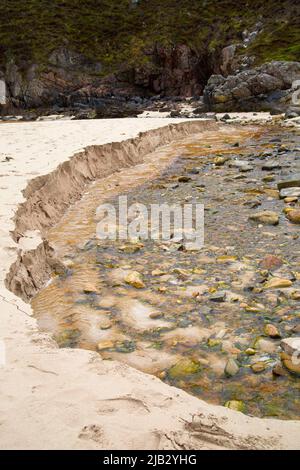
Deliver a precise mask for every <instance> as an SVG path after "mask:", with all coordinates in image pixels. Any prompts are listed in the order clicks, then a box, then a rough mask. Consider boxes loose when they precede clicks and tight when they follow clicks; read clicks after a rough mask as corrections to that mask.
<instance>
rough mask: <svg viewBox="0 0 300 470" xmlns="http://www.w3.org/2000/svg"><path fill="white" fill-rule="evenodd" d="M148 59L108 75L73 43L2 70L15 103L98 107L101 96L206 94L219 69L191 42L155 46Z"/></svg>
mask: <svg viewBox="0 0 300 470" xmlns="http://www.w3.org/2000/svg"><path fill="white" fill-rule="evenodd" d="M145 57H146V58H147V60H146V61H145V64H144V65H142V66H139V67H136V68H134V67H129V66H127V65H126V64H124V65H123V66H121V67H120V70H119V71H118V72H117V73H115V74H110V75H106V76H105V75H104V74H103V73H102V72H103V71H102V65H101V64H100V63H96V64H95V63H92V62H91V61H89V60H88V59H86V58H85V57H84V56H83V55H81V54H78V53H76V52H72V51H70V50H68V49H67V48H64V47H63V48H61V49H59V50H57V51H54V52H53V53H52V54H51V56H50V57H49V60H48V64H47V66H44V67H43V68H40V67H39V66H38V65H36V64H31V65H28V66H27V68H26V69H25V70H21V69H20V67H19V66H17V65H16V64H15V63H14V62H9V63H8V64H7V65H6V68H5V70H3V71H2V75H3V77H4V79H5V82H6V85H7V92H8V97H7V98H8V101H9V103H10V104H11V105H12V106H14V107H15V108H18V109H19V108H25V109H26V108H39V107H47V106H48V107H49V106H59V107H70V106H74V105H75V106H76V105H77V104H81V105H88V106H94V105H96V106H97V100H98V99H99V98H103V97H109V96H111V95H116V96H123V97H134V96H140V97H145V96H151V95H152V94H155V95H158V94H159V95H161V96H182V97H185V96H192V95H200V94H202V92H203V89H204V85H205V83H206V81H207V80H208V78H209V76H210V75H211V73H212V72H213V68H210V67H209V66H208V65H207V60H206V58H204V57H199V56H198V55H197V54H196V52H195V51H192V49H191V48H190V47H188V46H186V45H177V46H174V47H171V46H168V47H166V46H164V47H163V46H160V45H155V47H153V49H151V50H150V51H145Z"/></svg>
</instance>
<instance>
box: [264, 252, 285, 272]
mask: <svg viewBox="0 0 300 470" xmlns="http://www.w3.org/2000/svg"><path fill="white" fill-rule="evenodd" d="M282 265H283V261H282V259H281V258H279V257H278V256H275V255H266V256H265V257H264V258H263V259H262V260H261V262H260V267H261V268H262V269H268V270H269V271H271V270H272V269H277V268H280V266H282Z"/></svg>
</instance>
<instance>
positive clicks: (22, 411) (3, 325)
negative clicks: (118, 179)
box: [0, 118, 300, 449]
mask: <svg viewBox="0 0 300 470" xmlns="http://www.w3.org/2000/svg"><path fill="white" fill-rule="evenodd" d="M183 122H184V120H181V119H168V118H166V119H160V118H152V119H148V118H139V119H116V120H89V121H68V120H64V121H45V122H28V123H1V124H0V162H1V163H0V165H1V175H0V176H1V178H0V198H1V199H0V201H1V202H0V204H1V211H0V218H1V228H0V308H1V322H0V341H1V349H2V350H3V354H2V361H1V364H0V381H1V387H0V406H1V426H0V448H1V449H300V422H299V421H280V420H276V419H259V418H251V417H249V416H246V415H244V414H242V413H239V412H235V411H232V410H229V409H226V408H224V407H221V406H213V405H209V404H206V403H205V402H204V401H201V400H199V399H197V398H195V397H192V396H191V395H188V394H187V393H185V392H184V391H182V390H180V389H177V388H175V387H170V386H168V385H167V384H164V383H163V382H162V381H160V380H159V379H157V378H156V377H153V376H151V375H148V374H145V373H142V372H139V371H137V370H135V369H133V368H131V367H129V366H127V365H125V364H121V363H119V362H117V361H104V360H102V359H101V357H100V356H99V355H98V354H97V353H93V352H89V351H86V350H79V349H59V348H58V346H57V344H56V343H55V342H54V341H53V340H52V339H51V337H50V336H49V335H47V334H45V333H41V332H40V331H39V330H38V327H37V323H36V320H35V319H34V318H33V317H32V311H31V307H30V304H28V303H26V302H24V301H22V300H21V299H20V298H19V297H17V296H16V295H15V294H13V293H12V292H10V291H9V290H8V289H7V288H6V287H5V283H4V282H5V277H6V275H7V273H8V271H9V269H10V267H11V265H12V263H14V261H15V260H16V258H17V255H18V252H19V254H20V250H21V254H22V253H25V252H26V251H28V250H34V249H35V248H36V247H38V245H39V244H40V243H41V241H42V237H41V233H40V232H39V231H33V232H27V233H25V234H22V235H23V236H22V237H21V238H20V239H19V242H18V243H16V242H15V241H14V240H13V238H12V236H11V232H12V231H14V229H15V224H16V221H14V220H13V219H14V215H15V214H16V211H17V208H18V205H19V204H21V203H23V202H24V200H25V199H24V195H23V194H22V191H23V190H24V189H25V188H26V187H27V185H28V183H29V181H30V180H32V179H34V178H36V177H39V176H42V175H47V174H49V173H51V172H53V171H54V170H55V169H56V168H57V167H58V165H60V164H62V163H63V162H66V161H68V160H69V159H70V158H72V157H73V156H74V155H75V154H78V153H81V154H82V155H84V154H85V151H84V149H85V148H86V147H89V146H93V147H95V148H97V147H98V146H101V145H105V144H109V143H111V142H122V141H125V140H127V139H135V138H137V137H138V134H139V133H140V132H144V133H145V132H148V131H151V130H153V129H160V128H165V127H166V126H169V125H174V124H175V125H181V124H182V123H183ZM194 122H195V121H194ZM194 125H195V126H196V124H194ZM214 126H217V124H214ZM184 132H185V134H184V133H183V134H182V135H188V132H192V127H191V130H190V131H189V127H188V126H187V127H186V129H185V130H184ZM198 132H199V133H201V124H199V129H198ZM163 135H164V129H162V131H161V135H160V142H162V141H163ZM166 135H167V133H166ZM178 137H180V135H179V133H178ZM168 142H169V140H166V142H165V143H166V144H167V143H168ZM86 155H87V158H88V152H87V153H86ZM81 158H84V156H83V157H81ZM121 172H126V169H122V170H121ZM44 235H45V233H44V234H43V236H44ZM4 356H5V357H4Z"/></svg>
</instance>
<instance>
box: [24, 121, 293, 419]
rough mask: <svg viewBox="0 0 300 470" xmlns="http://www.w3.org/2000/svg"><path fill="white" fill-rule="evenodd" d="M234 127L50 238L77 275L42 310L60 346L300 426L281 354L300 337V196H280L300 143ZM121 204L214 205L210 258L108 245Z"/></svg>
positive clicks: (74, 216) (277, 133)
mask: <svg viewBox="0 0 300 470" xmlns="http://www.w3.org/2000/svg"><path fill="white" fill-rule="evenodd" d="M226 127H227V128H228V129H226ZM229 127H230V126H224V129H223V130H220V132H219V133H216V132H214V133H212V132H211V133H207V135H206V138H202V139H201V138H197V136H194V137H192V138H191V137H190V138H188V139H185V140H184V141H182V142H181V143H174V144H172V145H170V146H168V148H166V150H165V151H166V152H169V153H170V152H171V153H172V155H173V160H172V162H170V163H169V164H168V165H167V166H165V167H164V169H162V171H161V173H160V174H156V175H154V176H153V175H152V176H151V177H147V173H146V171H145V167H143V165H142V166H140V168H139V167H136V168H132V169H129V170H126V172H122V171H121V172H119V173H116V174H114V175H112V176H111V177H109V178H107V179H106V181H105V183H104V182H103V181H99V182H97V183H95V184H93V185H92V186H91V187H90V188H89V189H88V191H87V194H86V195H85V196H84V198H83V199H82V200H81V201H79V203H77V204H76V205H75V206H73V207H71V208H70V210H69V211H68V213H67V214H66V215H65V216H64V217H63V218H62V220H61V222H60V223H59V224H58V225H57V226H56V227H54V228H53V229H51V230H50V232H49V237H48V238H49V241H50V243H51V245H53V246H54V247H55V249H56V251H57V254H58V256H59V258H60V259H61V260H62V261H63V263H64V265H65V267H66V268H65V270H64V271H63V272H61V273H53V278H52V280H51V282H50V283H49V284H48V285H47V286H46V287H45V288H44V289H43V290H42V291H41V292H40V293H39V294H38V295H37V296H36V297H35V298H34V299H33V301H32V306H33V310H34V314H35V316H36V318H37V319H38V323H39V327H40V328H41V329H42V330H44V331H48V332H51V334H52V335H53V336H54V338H55V339H56V341H57V342H58V344H59V345H60V346H61V347H73V348H74V347H76V348H78V347H79V348H85V349H91V350H95V351H98V352H99V354H100V355H101V356H102V357H103V359H104V360H118V361H122V362H125V363H127V364H129V365H131V366H133V367H135V368H137V369H139V370H141V371H144V372H147V373H151V374H154V375H156V376H157V377H159V378H160V379H161V380H163V381H165V382H167V383H168V384H171V385H174V386H176V387H179V388H182V389H184V390H186V391H187V392H188V393H191V394H193V395H195V396H197V397H199V398H201V399H204V400H206V401H207V402H210V403H214V404H219V405H225V406H228V407H230V408H233V409H236V410H238V411H242V412H244V413H246V414H249V415H253V416H260V417H265V416H272V417H277V418H282V419H299V410H300V379H299V374H300V370H299V366H297V365H296V366H291V364H290V361H289V358H287V357H286V356H285V355H284V354H285V353H284V351H283V350H282V348H281V346H280V345H281V341H282V340H284V339H286V338H290V337H292V338H293V337H298V336H300V241H299V240H300V238H299V235H300V231H299V228H300V225H299V223H300V221H298V222H297V217H295V214H296V216H297V210H298V209H299V210H300V205H299V200H300V193H299V196H297V194H296V191H295V190H294V189H292V188H290V193H288V195H287V196H286V197H285V198H283V197H282V194H281V197H280V192H279V190H278V186H277V185H278V183H280V181H282V180H285V179H288V178H292V177H293V176H294V175H297V174H298V175H299V173H300V136H299V133H298V134H297V132H296V131H294V130H283V129H276V128H270V129H268V128H263V127H256V128H254V127H250V126H248V127H242V126H241V127H240V128H237V129H235V130H234V131H230V130H229ZM154 157H155V155H154ZM154 157H153V158H154ZM127 178H128V181H127ZM128 182H130V184H128ZM105 185H106V186H105ZM293 191H294V194H293ZM119 194H123V195H124V194H126V195H127V197H128V204H131V203H133V202H139V203H142V204H145V205H149V204H154V203H160V204H162V203H168V204H183V203H185V202H188V203H197V202H198V203H202V204H204V207H205V244H204V247H203V248H202V249H199V250H189V249H187V248H186V246H185V245H184V244H182V243H181V242H180V241H179V242H172V240H171V241H170V242H164V241H152V240H137V239H132V240H127V241H124V240H120V241H110V240H99V239H97V237H96V220H95V212H96V208H97V207H98V205H99V203H100V202H102V201H105V202H110V203H113V204H117V198H118V195H119ZM266 211H268V214H269V215H268V216H267V217H266ZM292 211H294V217H292V216H291V214H292ZM261 213H263V214H261ZM259 214H260V215H259ZM253 216H254V217H253Z"/></svg>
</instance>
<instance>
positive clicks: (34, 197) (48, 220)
mask: <svg viewBox="0 0 300 470" xmlns="http://www.w3.org/2000/svg"><path fill="white" fill-rule="evenodd" d="M217 129H218V124H217V123H216V122H215V121H209V120H207V121H201V122H200V121H193V122H184V123H179V124H170V125H168V126H165V127H162V128H158V129H154V130H150V131H147V132H142V133H140V134H139V136H138V137H136V138H132V139H128V140H125V141H123V142H112V143H109V144H104V145H97V146H89V147H87V148H85V149H84V151H83V152H80V153H77V154H75V155H74V156H73V157H72V158H71V159H69V160H68V161H66V162H64V163H62V164H60V165H59V166H58V167H57V169H55V170H54V171H53V172H51V173H49V174H48V175H43V176H40V177H37V178H34V179H33V180H31V181H30V182H29V184H28V186H27V188H26V189H25V190H24V192H23V194H24V197H25V198H26V201H25V202H24V203H22V204H20V205H19V208H18V210H17V212H16V216H15V230H14V231H13V233H12V236H13V238H14V240H15V241H16V242H19V241H20V239H22V237H24V236H26V233H27V232H28V231H32V230H38V231H39V232H40V233H41V235H42V237H43V239H44V242H43V243H42V244H41V245H39V246H38V247H37V248H36V249H34V250H30V251H27V252H20V253H19V255H18V259H17V261H16V262H15V263H14V264H13V265H12V266H11V268H10V271H9V273H8V275H7V277H6V280H5V284H6V286H7V288H8V289H9V290H11V291H12V292H13V293H15V294H16V295H18V296H19V297H21V298H22V299H23V300H25V301H29V300H30V299H31V298H32V297H33V296H34V295H35V294H36V293H37V292H38V291H39V289H41V288H42V287H43V286H44V284H45V282H46V281H47V280H48V279H49V277H50V275H51V273H53V271H54V272H56V271H57V270H58V271H59V270H60V269H61V266H60V263H59V261H58V260H57V259H55V257H54V253H53V250H52V249H51V247H49V244H48V243H47V241H46V236H47V230H48V229H49V228H50V227H53V226H54V225H55V224H56V223H57V222H58V221H59V220H60V218H61V217H62V215H63V214H64V213H65V212H66V210H67V209H68V208H69V207H70V206H71V205H72V204H74V203H75V202H76V201H78V200H79V199H80V198H81V196H82V195H83V193H84V191H85V189H86V187H87V185H88V184H90V183H92V182H93V181H96V180H98V179H101V178H105V177H107V176H108V175H110V174H113V173H114V172H116V171H118V170H120V169H124V168H130V167H132V166H134V165H137V164H139V163H142V162H143V161H144V158H145V156H146V155H149V154H150V153H151V152H153V151H154V150H155V149H157V148H159V147H161V146H163V145H166V144H168V143H170V142H173V141H175V140H178V139H182V138H183V137H186V136H188V135H191V134H194V133H197V132H201V131H205V130H212V131H213V130H215V131H216V130H217ZM41 158H42V156H41Z"/></svg>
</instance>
